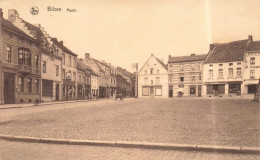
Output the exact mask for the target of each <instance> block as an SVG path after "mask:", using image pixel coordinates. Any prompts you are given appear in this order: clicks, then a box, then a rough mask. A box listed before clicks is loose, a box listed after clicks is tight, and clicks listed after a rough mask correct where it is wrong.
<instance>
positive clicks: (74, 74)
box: [73, 72, 76, 81]
mask: <svg viewBox="0 0 260 160" xmlns="http://www.w3.org/2000/svg"><path fill="white" fill-rule="evenodd" d="M73 81H76V72H73Z"/></svg>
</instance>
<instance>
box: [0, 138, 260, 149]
mask: <svg viewBox="0 0 260 160" xmlns="http://www.w3.org/2000/svg"><path fill="white" fill-rule="evenodd" d="M0 139H2V140H7V141H18V142H19V141H20V142H33V143H47V144H67V145H87V146H106V147H120V148H143V149H162V150H185V151H205V152H222V153H230V152H232V153H252V154H260V147H238V146H212V145H196V144H194V145H193V144H173V143H152V142H130V141H99V140H76V139H54V138H38V137H25V136H12V135H2V134H0Z"/></svg>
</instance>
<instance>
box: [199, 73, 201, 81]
mask: <svg viewBox="0 0 260 160" xmlns="http://www.w3.org/2000/svg"><path fill="white" fill-rule="evenodd" d="M199 80H200V81H201V73H200V74H199Z"/></svg>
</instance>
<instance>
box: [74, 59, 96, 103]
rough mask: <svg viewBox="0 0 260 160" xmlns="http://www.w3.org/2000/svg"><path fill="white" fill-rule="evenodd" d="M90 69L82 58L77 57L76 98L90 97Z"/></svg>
mask: <svg viewBox="0 0 260 160" xmlns="http://www.w3.org/2000/svg"><path fill="white" fill-rule="evenodd" d="M91 71H92V70H91V69H90V68H89V67H88V66H86V65H85V64H84V63H83V62H82V60H79V59H77V75H78V77H77V78H78V80H77V87H78V89H77V91H78V92H77V99H90V96H91V95H90V94H91V91H90V89H91V82H90V81H91Z"/></svg>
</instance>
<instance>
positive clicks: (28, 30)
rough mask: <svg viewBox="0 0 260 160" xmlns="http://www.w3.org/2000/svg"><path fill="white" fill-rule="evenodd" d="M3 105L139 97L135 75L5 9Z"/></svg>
mask: <svg viewBox="0 0 260 160" xmlns="http://www.w3.org/2000/svg"><path fill="white" fill-rule="evenodd" d="M0 42H1V44H0V104H12V103H30V102H32V103H34V102H45V101H60V100H74V99H90V98H108V97H113V96H114V95H115V94H116V93H119V94H123V95H124V96H128V97H130V96H134V89H135V86H134V85H135V75H134V74H132V73H130V72H128V71H126V70H125V69H122V68H121V67H114V66H112V65H111V64H110V63H107V62H105V61H99V60H96V59H94V58H91V57H90V55H89V53H86V54H85V58H78V55H77V54H75V53H74V52H72V51H71V50H70V49H68V48H67V47H66V46H65V45H64V44H63V41H58V40H57V38H54V37H52V36H50V35H49V34H48V33H47V31H46V30H44V28H43V27H42V26H41V25H40V24H34V25H33V24H31V23H29V22H27V21H25V20H23V19H22V18H21V17H19V14H18V13H17V11H16V10H13V9H11V10H8V19H7V20H6V19H4V18H3V12H2V9H0Z"/></svg>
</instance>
